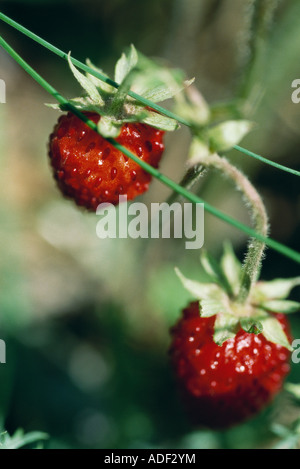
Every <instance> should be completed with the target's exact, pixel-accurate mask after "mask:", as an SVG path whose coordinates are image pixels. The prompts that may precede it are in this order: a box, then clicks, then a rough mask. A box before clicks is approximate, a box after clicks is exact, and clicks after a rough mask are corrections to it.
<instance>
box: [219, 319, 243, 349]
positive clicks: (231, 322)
mask: <svg viewBox="0 0 300 469" xmlns="http://www.w3.org/2000/svg"><path fill="white" fill-rule="evenodd" d="M238 329H239V320H238V318H236V317H235V316H233V315H231V314H219V315H218V316H217V318H216V321H215V326H214V342H215V343H216V344H217V345H219V346H222V345H223V343H224V342H226V340H228V339H233V338H234V337H235V336H236V334H237V332H238Z"/></svg>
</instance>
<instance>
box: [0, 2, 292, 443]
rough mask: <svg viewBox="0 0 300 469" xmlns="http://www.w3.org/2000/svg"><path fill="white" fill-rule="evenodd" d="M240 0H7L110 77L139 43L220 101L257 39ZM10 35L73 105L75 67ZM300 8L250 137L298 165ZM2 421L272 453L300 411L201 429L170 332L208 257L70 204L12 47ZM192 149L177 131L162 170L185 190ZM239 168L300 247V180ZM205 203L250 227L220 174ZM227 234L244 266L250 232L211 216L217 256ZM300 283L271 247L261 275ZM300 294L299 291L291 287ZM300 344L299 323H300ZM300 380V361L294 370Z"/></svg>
mask: <svg viewBox="0 0 300 469" xmlns="http://www.w3.org/2000/svg"><path fill="white" fill-rule="evenodd" d="M250 4H251V1H242V2H241V1H240V0H223V1H220V0H151V1H143V2H140V1H137V0H110V1H109V2H107V1H102V0H100V1H99V0H59V1H58V0H57V1H55V0H44V1H43V0H35V1H33V0H31V1H30V0H23V1H15V0H9V1H3V0H2V1H0V10H1V11H2V12H3V13H5V14H7V15H8V16H11V17H12V18H13V19H15V20H16V21H18V22H20V23H22V24H23V25H24V26H26V27H28V28H29V29H31V30H33V31H34V32H35V33H37V34H39V35H41V36H42V37H44V38H45V39H46V40H48V41H49V42H51V43H53V44H54V45H56V46H58V47H59V48H61V49H63V50H65V51H69V50H71V51H72V54H73V56H75V57H76V58H78V59H80V60H82V61H84V60H85V58H86V57H89V58H90V59H91V60H92V61H93V62H94V63H96V64H98V65H99V66H100V67H101V68H102V69H104V70H105V71H106V72H107V73H109V74H110V75H111V76H112V72H113V64H114V63H115V61H116V60H117V58H118V57H119V56H120V53H121V52H122V51H123V49H124V48H126V47H127V46H128V45H129V44H130V43H133V44H134V45H135V46H136V47H137V49H139V50H140V51H141V52H143V53H144V54H146V55H149V56H150V57H162V58H163V59H165V61H166V63H169V64H170V65H172V66H174V67H179V68H182V69H184V70H185V71H186V73H187V76H189V77H192V76H195V77H196V86H197V87H198V89H200V90H201V92H202V93H203V95H204V97H205V98H206V99H207V100H208V102H209V103H213V102H219V101H226V100H230V99H232V98H233V97H234V96H236V93H237V90H238V89H239V80H240V76H241V69H242V65H243V62H244V52H245V51H244V47H245V43H246V42H245V41H246V39H247V35H248V33H247V31H248V29H247V28H248V26H249V25H248V16H247V8H249V5H250ZM0 33H1V35H3V37H4V38H5V39H6V40H7V41H8V42H9V43H11V44H12V46H13V47H15V48H16V50H17V51H18V52H19V53H20V55H21V56H22V57H24V58H25V59H26V60H27V61H28V62H29V63H30V64H31V65H32V66H33V67H34V68H35V69H36V70H37V71H38V72H39V73H41V74H42V75H43V76H44V77H45V78H46V79H47V80H48V81H49V82H50V83H51V84H53V86H54V87H56V88H57V89H58V90H59V91H60V92H61V93H62V94H63V95H65V96H66V97H69V98H71V97H74V96H75V95H78V86H77V84H76V83H75V81H74V79H73V78H72V76H71V73H70V72H69V70H68V67H67V65H66V63H65V62H63V61H62V60H60V59H59V58H57V57H55V56H54V55H52V54H51V53H49V52H48V51H46V50H45V49H43V48H42V47H40V46H38V45H36V44H34V43H33V42H31V41H30V40H29V39H27V38H25V37H24V36H22V35H21V34H19V33H17V32H15V31H14V30H13V29H11V28H9V27H8V26H6V25H5V24H0ZM299 44H300V4H299V1H297V0H286V1H284V0H282V1H281V2H279V8H278V10H277V13H276V16H275V19H274V22H273V24H272V28H271V32H270V36H269V39H268V45H267V54H266V56H265V57H267V60H261V61H258V66H257V69H256V71H255V74H254V76H253V77H252V82H251V80H250V82H251V83H250V85H251V89H253V88H255V86H257V85H261V84H262V85H263V87H264V90H265V94H264V97H263V99H262V101H261V103H260V105H259V106H258V107H257V109H256V112H255V113H254V114H253V115H251V118H252V119H253V120H254V121H255V122H257V123H258V126H257V128H256V129H255V131H254V132H252V134H251V135H250V136H249V137H247V139H246V140H245V141H244V142H243V145H244V146H245V147H246V148H249V149H250V150H252V151H257V152H260V153H262V154H264V155H265V156H267V157H269V158H271V159H273V160H276V161H278V162H280V163H282V164H284V165H287V166H290V167H293V168H295V169H298V170H300V158H299V146H300V131H299V129H300V105H299V106H297V105H295V104H293V103H292V102H291V92H292V90H291V83H292V81H293V80H294V79H295V78H300V66H299V52H300V50H299V48H300V45H299ZM0 78H1V79H4V80H5V82H6V85H7V104H1V105H0V156H1V157H0V194H1V197H0V243H1V244H0V250H1V254H0V272H1V283H0V288H1V291H0V337H1V338H2V339H4V340H6V343H7V364H6V365H0V383H1V384H0V418H1V420H0V428H1V426H2V427H3V428H5V429H6V430H8V431H9V432H10V433H12V432H14V431H15V430H16V429H17V428H20V427H21V428H23V429H24V430H25V431H26V432H29V431H32V430H39V431H43V432H46V433H48V434H49V435H50V439H49V441H48V442H47V444H46V446H47V447H48V448H122V449H123V448H181V449H195V448H260V447H263V448H264V447H271V446H272V445H273V444H274V443H275V442H276V441H277V439H276V436H274V434H273V433H272V432H271V430H270V429H271V425H272V423H274V422H276V423H287V424H289V423H290V422H291V421H293V420H294V418H295V414H296V415H299V411H298V409H297V408H295V407H294V406H293V404H292V402H291V401H290V399H289V398H288V396H286V395H285V393H283V394H281V395H280V396H279V397H278V398H277V400H276V401H275V403H274V404H273V405H272V406H271V407H269V408H268V409H267V410H266V411H265V412H263V413H262V414H261V415H260V416H258V417H257V418H255V419H254V420H252V421H251V422H249V423H246V424H244V425H242V426H240V427H238V428H234V429H232V430H229V431H227V432H222V433H216V432H211V431H208V430H201V429H196V428H193V427H191V425H190V424H189V422H188V421H187V420H186V417H185V415H184V413H183V410H182V408H181V403H180V400H179V398H178V395H177V391H176V385H175V382H174V378H173V376H172V373H171V370H170V369H169V363H168V354H167V350H168V347H169V340H170V339H169V332H168V331H169V328H170V326H171V325H172V324H174V322H175V321H176V320H177V318H178V317H179V313H180V310H181V308H182V307H183V306H185V305H186V303H187V302H188V300H189V296H188V294H186V293H185V292H184V291H183V288H182V287H181V286H180V284H179V281H178V280H177V278H176V276H175V274H174V266H176V265H177V266H180V267H181V269H182V270H183V271H184V272H185V273H186V274H188V273H189V275H190V277H194V278H201V276H202V273H201V271H200V267H199V262H198V252H194V251H186V250H185V249H184V244H183V242H181V241H178V240H149V241H147V242H145V241H137V240H129V239H128V240H105V241H100V240H99V239H98V238H97V237H96V224H97V221H98V219H97V217H96V215H91V214H86V213H84V212H82V211H80V210H79V209H77V208H76V207H75V206H74V205H73V204H72V202H69V201H67V200H64V199H63V198H62V197H61V195H60V193H59V192H58V190H57V189H56V187H55V183H54V181H53V179H52V175H51V171H50V169H49V165H48V159H47V140H48V136H49V134H50V133H51V131H52V128H53V127H54V124H55V122H56V120H57V113H56V112H55V111H53V110H51V109H49V108H47V107H46V106H44V103H46V102H49V101H52V99H51V98H49V96H48V95H47V94H46V93H45V92H44V91H43V90H42V89H41V88H40V87H39V86H38V85H37V84H36V83H35V82H33V80H32V79H31V78H30V77H29V76H27V75H26V74H25V72H24V71H22V70H21V69H20V68H19V66H18V65H16V64H15V63H14V62H13V61H12V60H11V59H10V58H9V57H8V56H7V54H6V53H5V52H4V51H2V50H0ZM189 142H190V137H189V132H188V131H187V129H184V128H182V129H181V130H179V131H177V132H176V133H175V134H173V135H168V136H167V138H166V146H167V148H166V154H165V157H164V159H163V162H162V165H161V170H162V172H163V173H165V174H168V175H169V176H170V177H171V178H173V179H174V180H176V181H179V180H180V179H181V177H182V176H183V174H184V169H185V168H184V164H185V160H186V157H187V151H188V145H189ZM229 156H230V159H231V161H232V162H233V163H235V164H236V165H237V166H238V167H240V168H242V169H243V170H244V172H245V173H247V174H248V175H249V177H250V178H251V180H252V181H253V182H254V183H255V185H256V187H257V188H258V190H259V191H260V193H261V194H262V196H263V198H264V201H265V203H266V206H267V209H268V212H269V215H270V219H271V225H272V237H273V238H275V239H277V240H278V241H280V242H282V243H284V244H286V245H288V246H290V247H292V248H293V249H296V250H298V251H300V191H299V180H298V179H297V177H296V176H291V175H288V174H285V173H283V172H281V171H278V170H275V169H272V168H271V167H268V166H266V165H263V164H261V163H259V162H257V161H255V160H252V159H250V158H248V157H246V156H244V155H242V154H240V153H237V152H235V151H233V152H231V153H230V155H229ZM196 190H197V191H198V193H199V194H201V197H203V198H204V199H205V200H207V201H209V202H210V203H211V204H213V205H215V206H216V207H218V208H219V209H221V210H223V211H226V212H227V213H229V214H230V215H232V216H234V217H235V218H238V219H240V220H241V221H243V222H244V223H247V224H248V223H249V215H248V213H247V210H246V209H245V207H244V206H243V204H242V201H241V197H240V195H239V194H238V193H237V192H236V191H235V190H234V189H233V188H232V187H231V185H230V184H229V183H228V182H226V181H225V180H223V179H221V178H220V177H219V176H218V175H208V176H207V177H206V178H205V179H203V180H202V181H201V183H200V184H199V185H198V187H197V188H196ZM168 194H169V191H168V190H167V189H166V188H165V187H164V186H162V185H161V184H160V183H159V182H157V181H153V184H152V185H151V189H150V191H149V193H147V194H146V195H145V196H144V197H143V200H145V201H146V202H147V203H150V202H151V201H155V202H160V201H163V200H165V198H166V197H167V196H168ZM224 239H229V240H231V241H232V243H233V244H234V246H235V249H236V252H237V254H238V255H239V257H240V258H241V259H242V258H243V255H244V251H245V248H246V241H247V239H246V237H245V236H244V235H243V234H241V233H240V232H238V231H236V230H234V229H233V228H231V227H230V226H228V225H225V224H224V223H222V222H220V221H218V220H217V219H215V218H213V217H211V216H209V215H206V219H205V247H206V248H207V249H209V250H210V252H211V253H213V254H215V255H216V256H219V255H220V253H221V250H222V243H223V240H224ZM297 275H299V265H297V264H296V263H294V262H293V261H291V260H288V259H286V258H284V257H282V256H281V255H279V254H276V253H275V252H273V251H268V255H267V258H266V260H265V262H264V267H263V277H264V278H265V279H272V278H274V277H276V276H279V277H292V276H297ZM293 298H294V299H295V300H298V301H299V298H300V292H299V289H298V290H295V291H294V293H293ZM292 325H293V334H294V337H296V338H298V337H300V322H299V316H298V317H297V316H294V317H293V318H292ZM290 380H291V381H292V382H295V383H296V382H299V381H300V365H294V367H293V370H292V374H291V377H290Z"/></svg>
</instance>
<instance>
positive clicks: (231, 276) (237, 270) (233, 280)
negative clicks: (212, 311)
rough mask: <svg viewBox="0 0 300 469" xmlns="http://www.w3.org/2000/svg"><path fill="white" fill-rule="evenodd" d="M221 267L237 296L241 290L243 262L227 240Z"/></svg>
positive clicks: (233, 292)
mask: <svg viewBox="0 0 300 469" xmlns="http://www.w3.org/2000/svg"><path fill="white" fill-rule="evenodd" d="M221 267H222V270H223V273H224V275H225V277H226V279H227V281H228V283H229V285H230V287H231V291H232V294H233V295H234V296H236V295H237V294H238V293H239V291H240V285H241V274H242V264H241V262H240V261H239V260H238V258H237V257H236V255H235V253H234V250H233V248H232V245H231V244H230V243H227V242H225V243H224V253H223V256H222V258H221Z"/></svg>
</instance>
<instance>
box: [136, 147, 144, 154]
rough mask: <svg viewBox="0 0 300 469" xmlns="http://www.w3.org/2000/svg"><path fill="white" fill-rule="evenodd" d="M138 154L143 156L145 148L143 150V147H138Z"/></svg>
mask: <svg viewBox="0 0 300 469" xmlns="http://www.w3.org/2000/svg"><path fill="white" fill-rule="evenodd" d="M136 154H137V156H142V154H143V148H142V147H138V149H137V152H136Z"/></svg>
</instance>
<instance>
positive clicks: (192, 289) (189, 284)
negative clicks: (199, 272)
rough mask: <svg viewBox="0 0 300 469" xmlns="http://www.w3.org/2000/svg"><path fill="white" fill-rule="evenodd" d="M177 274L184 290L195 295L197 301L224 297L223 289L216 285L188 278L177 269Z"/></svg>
mask: <svg viewBox="0 0 300 469" xmlns="http://www.w3.org/2000/svg"><path fill="white" fill-rule="evenodd" d="M175 272H176V274H177V276H178V277H179V279H180V281H181V283H182V285H183V286H184V288H185V289H186V290H187V291H188V292H189V293H191V294H192V295H193V297H194V298H196V299H197V300H204V299H206V298H214V297H215V298H216V297H220V295H224V292H223V291H222V289H221V288H220V287H219V286H218V285H216V284H214V283H200V282H197V281H196V280H190V279H188V278H186V277H185V276H184V275H183V274H182V273H181V272H180V270H179V269H177V268H175Z"/></svg>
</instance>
